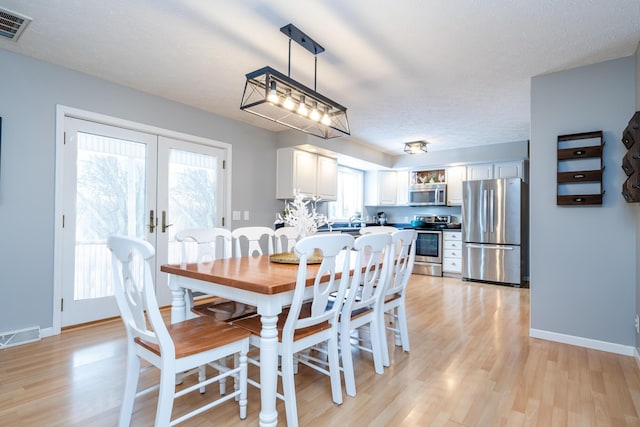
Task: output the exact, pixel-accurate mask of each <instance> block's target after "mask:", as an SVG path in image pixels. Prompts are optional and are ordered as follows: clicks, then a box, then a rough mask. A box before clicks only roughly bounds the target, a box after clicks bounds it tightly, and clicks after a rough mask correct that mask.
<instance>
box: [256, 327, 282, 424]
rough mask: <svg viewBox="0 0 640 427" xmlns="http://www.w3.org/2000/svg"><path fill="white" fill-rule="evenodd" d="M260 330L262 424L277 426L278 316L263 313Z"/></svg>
mask: <svg viewBox="0 0 640 427" xmlns="http://www.w3.org/2000/svg"><path fill="white" fill-rule="evenodd" d="M260 320H261V321H262V331H260V388H261V389H260V397H261V407H260V426H261V427H276V426H277V424H278V411H276V392H277V387H278V330H277V329H276V323H277V321H278V316H277V315H275V316H273V315H261V317H260Z"/></svg>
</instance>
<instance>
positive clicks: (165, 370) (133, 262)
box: [108, 236, 250, 427]
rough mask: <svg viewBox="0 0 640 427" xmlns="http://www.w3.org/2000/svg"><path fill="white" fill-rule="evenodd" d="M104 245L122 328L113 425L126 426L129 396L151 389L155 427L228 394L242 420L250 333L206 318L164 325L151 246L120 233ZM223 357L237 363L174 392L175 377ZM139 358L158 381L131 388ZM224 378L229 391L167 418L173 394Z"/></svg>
mask: <svg viewBox="0 0 640 427" xmlns="http://www.w3.org/2000/svg"><path fill="white" fill-rule="evenodd" d="M108 246H109V249H110V250H111V252H112V268H113V277H114V283H115V296H116V301H117V304H118V308H119V310H120V315H121V317H122V321H123V323H124V326H125V329H126V331H127V373H126V382H125V391H124V397H123V402H122V406H121V407H120V417H119V421H118V424H119V426H121V427H124V426H128V425H129V424H130V422H131V414H132V411H133V404H134V401H135V398H136V397H138V396H140V395H143V394H146V393H147V392H149V391H151V390H154V389H157V388H159V389H160V392H159V395H158V404H157V408H156V418H155V426H162V427H165V426H169V425H175V424H177V423H180V422H182V421H184V420H186V419H188V418H191V417H193V416H195V415H198V414H199V413H201V412H204V411H206V410H208V409H210V408H212V407H214V406H216V405H219V404H220V403H222V402H224V401H227V400H230V399H232V398H236V400H237V401H238V404H239V408H240V418H241V419H244V418H246V415H247V352H248V351H249V336H250V334H249V333H248V332H247V331H244V330H242V329H240V328H236V327H234V326H231V325H229V324H226V323H221V322H217V321H215V320H214V319H212V318H210V317H206V316H202V317H196V318H193V319H188V320H186V321H184V322H178V323H174V324H172V325H169V326H167V325H165V323H164V320H163V318H162V314H161V313H160V309H159V307H158V302H157V300H156V295H155V287H154V285H153V276H152V270H151V264H150V261H151V259H152V258H153V257H154V256H155V251H154V249H153V246H151V244H150V243H148V242H146V241H144V240H141V239H136V238H131V237H124V236H110V237H109V239H108ZM140 264H142V265H140ZM140 267H142V268H140ZM229 356H234V357H237V360H238V365H237V366H235V367H233V368H231V369H227V370H225V371H224V372H221V373H220V375H217V376H216V377H213V378H209V379H205V380H204V381H199V382H198V383H196V384H193V385H189V386H183V387H181V389H180V390H179V391H177V392H176V378H177V376H179V375H182V374H183V373H185V372H192V371H193V370H194V369H196V368H199V367H200V366H203V365H205V364H207V363H209V362H212V361H215V360H218V359H221V358H226V357H229ZM141 359H144V360H145V361H146V362H148V363H149V364H150V365H151V366H155V367H156V368H158V369H160V384H159V385H156V386H152V387H150V388H148V389H145V390H141V391H139V392H136V390H137V386H138V378H139V374H140V372H141V369H140V366H141V364H140V360H141ZM146 369H147V368H143V370H146ZM229 377H232V378H234V379H235V381H236V384H237V389H236V390H235V391H234V392H233V393H229V394H227V395H225V396H223V397H221V398H217V399H212V400H210V401H208V402H207V403H206V404H204V405H202V406H201V407H200V408H198V409H195V410H192V411H190V412H188V413H186V414H182V415H180V416H178V417H176V418H174V419H173V420H172V419H171V418H172V415H173V412H174V400H175V399H176V398H179V397H181V396H183V395H186V394H188V393H191V392H195V391H197V390H200V389H201V388H203V387H205V386H207V385H208V384H211V383H214V382H216V381H219V380H220V379H221V378H225V379H226V378H229Z"/></svg>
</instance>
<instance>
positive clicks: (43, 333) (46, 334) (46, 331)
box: [40, 328, 53, 338]
mask: <svg viewBox="0 0 640 427" xmlns="http://www.w3.org/2000/svg"><path fill="white" fill-rule="evenodd" d="M40 336H41V337H42V338H46V337H51V336H53V328H44V329H40Z"/></svg>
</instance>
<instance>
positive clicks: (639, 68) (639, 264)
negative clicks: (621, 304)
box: [635, 44, 640, 354]
mask: <svg viewBox="0 0 640 427" xmlns="http://www.w3.org/2000/svg"><path fill="white" fill-rule="evenodd" d="M635 58H636V64H635V65H636V70H635V71H636V74H635V79H636V111H640V44H638V47H637V49H636V54H635ZM636 205H638V204H636ZM636 218H637V219H636V316H637V315H638V313H640V244H639V243H638V242H640V207H636ZM636 352H637V353H639V354H640V334H638V331H636Z"/></svg>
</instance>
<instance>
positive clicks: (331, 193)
mask: <svg viewBox="0 0 640 427" xmlns="http://www.w3.org/2000/svg"><path fill="white" fill-rule="evenodd" d="M317 167H318V171H317V174H316V176H317V181H316V195H317V196H318V197H320V198H321V199H322V200H336V199H337V195H338V161H337V160H336V159H332V158H331V157H325V156H318V161H317Z"/></svg>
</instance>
